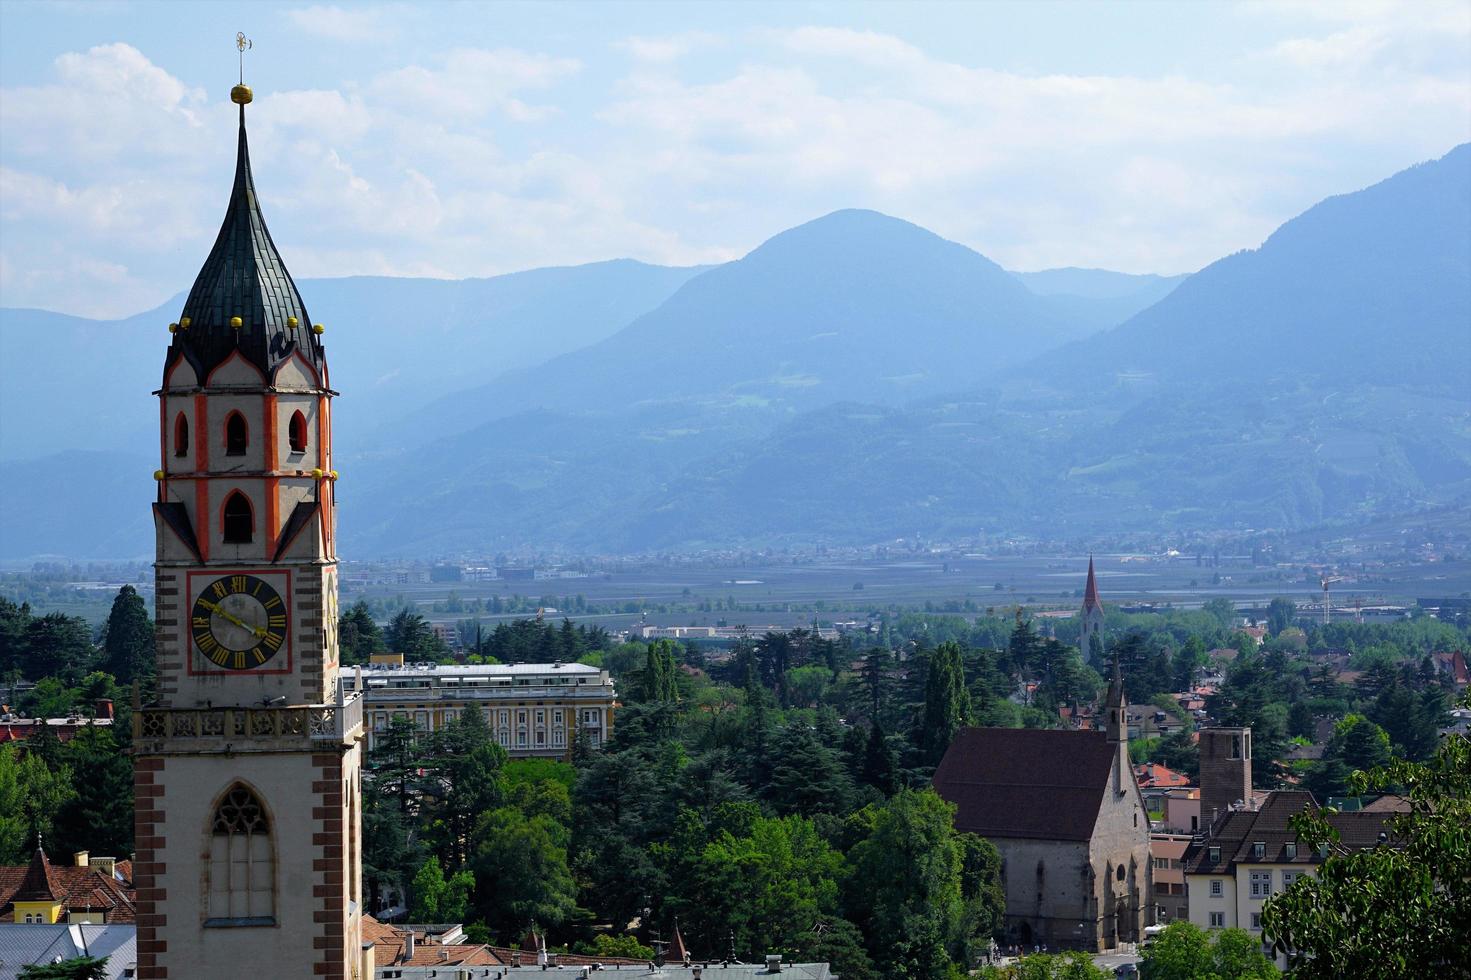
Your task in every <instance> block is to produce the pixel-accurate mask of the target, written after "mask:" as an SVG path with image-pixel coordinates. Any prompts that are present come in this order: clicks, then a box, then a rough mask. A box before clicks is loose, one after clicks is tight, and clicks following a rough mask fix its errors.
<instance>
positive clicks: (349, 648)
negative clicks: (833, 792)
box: [337, 599, 387, 666]
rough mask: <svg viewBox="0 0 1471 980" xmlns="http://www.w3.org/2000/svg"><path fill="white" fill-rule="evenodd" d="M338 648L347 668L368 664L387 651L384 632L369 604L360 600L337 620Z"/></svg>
mask: <svg viewBox="0 0 1471 980" xmlns="http://www.w3.org/2000/svg"><path fill="white" fill-rule="evenodd" d="M337 646H338V649H339V650H340V651H341V653H342V662H343V664H345V665H347V666H352V665H354V664H365V663H368V662H369V661H370V660H371V659H372V657H373V654H375V653H382V652H383V651H384V650H385V649H387V648H386V647H385V646H384V643H383V631H382V630H381V629H379V628H378V624H377V623H376V622H374V621H373V614H372V612H370V611H369V609H368V604H367V603H366V602H364V601H363V600H361V599H359V600H358V601H357V602H355V603H353V604H352V605H351V606H349V607H348V608H347V610H346V611H345V612H344V613H343V614H342V615H341V616H339V617H338V618H337Z"/></svg>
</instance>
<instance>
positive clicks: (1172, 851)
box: [1149, 832, 1191, 924]
mask: <svg viewBox="0 0 1471 980" xmlns="http://www.w3.org/2000/svg"><path fill="white" fill-rule="evenodd" d="M1190 838H1191V835H1189V834H1167V833H1159V832H1155V833H1152V834H1150V835H1149V861H1150V864H1152V865H1153V866H1154V868H1153V870H1154V891H1153V896H1154V897H1153V902H1154V912H1155V919H1156V921H1158V922H1159V923H1161V924H1168V923H1170V922H1179V921H1182V920H1186V919H1189V918H1190V903H1189V901H1188V900H1187V898H1186V895H1185V851H1186V849H1187V848H1188V847H1189V846H1190Z"/></svg>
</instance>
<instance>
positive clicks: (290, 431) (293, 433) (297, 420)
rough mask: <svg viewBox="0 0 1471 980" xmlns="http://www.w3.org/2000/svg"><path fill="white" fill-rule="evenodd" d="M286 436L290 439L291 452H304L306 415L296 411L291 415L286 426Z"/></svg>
mask: <svg viewBox="0 0 1471 980" xmlns="http://www.w3.org/2000/svg"><path fill="white" fill-rule="evenodd" d="M287 437H288V438H289V439H290V440H291V451H292V452H293V453H304V452H306V416H305V415H303V414H301V413H300V412H297V413H296V414H295V415H293V416H291V424H290V425H289V426H288V427H287Z"/></svg>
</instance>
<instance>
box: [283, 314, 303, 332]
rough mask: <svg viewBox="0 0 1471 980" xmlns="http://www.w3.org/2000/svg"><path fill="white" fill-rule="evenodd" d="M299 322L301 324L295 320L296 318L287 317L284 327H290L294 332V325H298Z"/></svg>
mask: <svg viewBox="0 0 1471 980" xmlns="http://www.w3.org/2000/svg"><path fill="white" fill-rule="evenodd" d="M300 322H301V321H300V320H298V319H297V318H296V317H294V316H288V317H287V318H286V325H287V326H288V327H291V328H292V329H293V330H294V329H295V328H296V325H297V324H298V323H300Z"/></svg>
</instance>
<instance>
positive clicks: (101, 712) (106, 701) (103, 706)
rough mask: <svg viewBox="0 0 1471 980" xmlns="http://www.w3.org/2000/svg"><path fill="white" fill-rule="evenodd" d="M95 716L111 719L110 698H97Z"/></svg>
mask: <svg viewBox="0 0 1471 980" xmlns="http://www.w3.org/2000/svg"><path fill="white" fill-rule="evenodd" d="M96 717H98V718H106V719H108V720H109V721H110V720H112V717H113V714H112V698H98V699H97V712H96Z"/></svg>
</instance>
